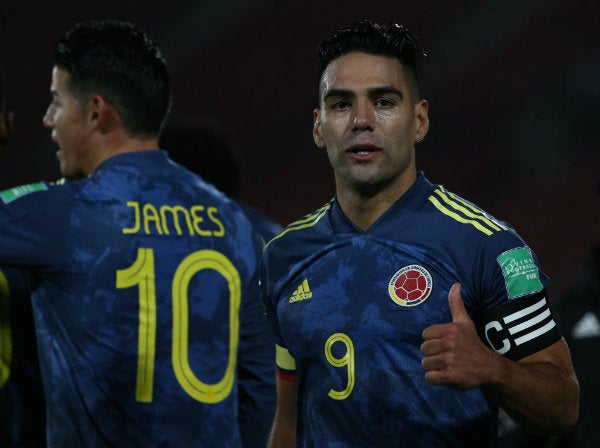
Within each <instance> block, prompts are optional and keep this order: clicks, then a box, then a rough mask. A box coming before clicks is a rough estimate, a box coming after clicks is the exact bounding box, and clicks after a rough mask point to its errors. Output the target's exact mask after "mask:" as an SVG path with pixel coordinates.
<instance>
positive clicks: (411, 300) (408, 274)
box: [388, 264, 433, 306]
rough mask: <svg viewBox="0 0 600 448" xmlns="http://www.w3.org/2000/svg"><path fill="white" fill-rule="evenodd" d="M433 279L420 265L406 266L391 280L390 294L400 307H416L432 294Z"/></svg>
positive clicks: (389, 285)
mask: <svg viewBox="0 0 600 448" xmlns="http://www.w3.org/2000/svg"><path fill="white" fill-rule="evenodd" d="M432 287H433V278H432V277H431V274H430V273H429V271H428V270H427V269H425V268H424V267H423V266H419V265H418V264H411V265H408V266H404V267H403V268H402V269H400V270H398V271H397V272H396V273H395V274H394V275H393V276H392V278H391V279H390V282H389V284H388V294H389V295H390V298H391V299H392V300H393V301H394V302H396V303H397V304H398V305H400V306H416V305H419V304H421V303H423V302H424V301H425V300H427V297H429V294H431V289H432Z"/></svg>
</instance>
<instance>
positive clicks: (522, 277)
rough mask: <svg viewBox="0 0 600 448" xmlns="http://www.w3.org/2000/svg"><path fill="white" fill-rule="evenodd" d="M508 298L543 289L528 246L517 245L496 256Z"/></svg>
mask: <svg viewBox="0 0 600 448" xmlns="http://www.w3.org/2000/svg"><path fill="white" fill-rule="evenodd" d="M497 261H498V264H499V265H500V269H502V275H503V276H504V283H505V285H506V292H507V293H508V298H509V299H514V298H516V297H521V296H525V295H527V294H533V293H535V292H538V291H541V290H542V289H543V285H542V282H541V281H540V272H539V269H538V267H537V265H536V264H535V261H534V260H533V256H532V255H531V251H530V250H529V248H528V247H518V248H516V249H512V250H509V251H506V252H504V253H502V254H500V255H499V256H498V258H497Z"/></svg>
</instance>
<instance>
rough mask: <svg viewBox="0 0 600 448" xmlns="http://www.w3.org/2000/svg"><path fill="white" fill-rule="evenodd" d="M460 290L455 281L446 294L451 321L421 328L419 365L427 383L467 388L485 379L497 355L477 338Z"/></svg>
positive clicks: (461, 388) (479, 383)
mask: <svg viewBox="0 0 600 448" xmlns="http://www.w3.org/2000/svg"><path fill="white" fill-rule="evenodd" d="M460 290H461V286H460V283H455V284H454V285H452V288H450V292H449V293H448V302H449V305H450V313H451V315H452V322H448V323H443V324H436V325H431V326H430V327H427V328H426V329H425V330H424V331H423V335H422V336H423V341H424V342H423V344H422V345H421V353H423V356H424V357H423V360H422V362H421V365H422V366H423V368H424V369H425V372H426V373H425V380H426V381H427V382H428V383H430V384H435V385H440V386H449V387H453V388H456V389H460V390H468V389H472V388H474V387H477V386H479V385H481V384H483V383H484V382H485V379H486V378H488V377H489V372H490V369H494V361H495V360H496V358H497V355H496V353H494V352H493V351H492V350H491V349H489V348H488V347H486V346H485V345H484V344H483V342H482V341H481V339H479V336H478V334H477V330H476V329H475V324H474V323H473V321H472V320H471V317H470V316H469V314H468V313H467V310H466V308H465V304H464V302H463V299H462V296H461V293H460Z"/></svg>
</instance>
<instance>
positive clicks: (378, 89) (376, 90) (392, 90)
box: [369, 86, 404, 99]
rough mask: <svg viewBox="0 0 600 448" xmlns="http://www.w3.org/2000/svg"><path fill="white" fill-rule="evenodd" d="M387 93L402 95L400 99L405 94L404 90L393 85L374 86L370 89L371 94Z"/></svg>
mask: <svg viewBox="0 0 600 448" xmlns="http://www.w3.org/2000/svg"><path fill="white" fill-rule="evenodd" d="M385 94H392V95H397V96H399V97H400V99H403V98H404V95H403V94H402V92H401V91H400V90H398V89H397V88H396V87H393V86H381V87H373V88H371V89H369V95H372V96H379V95H385Z"/></svg>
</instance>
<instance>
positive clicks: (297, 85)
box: [0, 0, 600, 294]
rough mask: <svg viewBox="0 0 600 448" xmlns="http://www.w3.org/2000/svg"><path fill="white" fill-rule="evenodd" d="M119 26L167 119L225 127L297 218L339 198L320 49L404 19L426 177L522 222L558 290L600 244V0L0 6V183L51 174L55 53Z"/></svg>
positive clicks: (250, 195) (246, 165)
mask: <svg viewBox="0 0 600 448" xmlns="http://www.w3.org/2000/svg"><path fill="white" fill-rule="evenodd" d="M104 18H115V19H125V20H130V21H133V22H135V23H137V24H138V25H140V26H141V27H142V28H144V29H145V30H146V31H147V32H148V33H149V34H150V35H151V36H152V37H153V38H154V39H155V40H156V41H157V42H158V43H159V45H160V46H161V48H162V50H163V52H164V54H165V56H166V58H167V60H168V61H169V64H170V67H171V73H172V78H173V83H174V102H173V113H174V114H176V115H184V116H192V117H197V118H201V119H206V120H209V121H211V122H214V123H217V124H218V125H219V126H221V127H222V128H223V129H225V130H226V131H227V133H228V134H229V135H230V137H231V138H232V139H233V140H234V143H235V144H236V146H237V147H238V149H239V155H240V158H241V161H242V163H243V172H244V179H243V185H244V193H243V196H242V199H243V200H244V201H245V202H247V203H249V204H251V205H254V206H255V207H257V208H258V209H260V210H262V211H263V212H265V213H266V214H267V215H269V216H270V217H272V218H273V219H275V220H276V221H278V222H280V223H281V224H284V225H285V224H288V223H289V222H291V221H293V220H296V219H297V218H299V217H301V216H303V215H304V214H306V213H308V212H310V211H312V210H314V209H316V208H318V207H320V206H321V205H322V204H323V203H325V202H326V201H328V200H329V199H330V198H331V197H332V195H333V193H334V188H333V177H332V174H331V170H330V168H329V165H328V162H327V159H326V155H325V152H324V151H322V150H319V149H317V148H316V147H315V145H314V143H313V141H312V133H311V130H312V111H313V108H314V107H315V105H316V104H317V79H316V69H315V64H314V53H315V48H316V46H317V44H318V42H319V41H320V40H321V39H322V38H323V37H324V36H325V35H328V34H329V33H330V32H331V31H332V30H333V29H334V28H336V27H337V26H340V25H346V24H349V23H351V22H354V21H356V20H359V19H362V18H370V19H373V20H376V21H388V20H396V21H398V22H400V23H403V24H405V25H406V26H407V27H408V28H409V29H411V30H412V31H414V32H415V33H416V34H418V35H419V36H420V37H421V39H422V40H423V43H424V45H425V47H426V49H427V52H428V54H429V58H428V60H427V61H426V63H425V64H424V89H423V90H424V91H423V93H424V96H425V97H426V98H427V99H428V100H429V104H430V120H431V127H430V132H429V135H428V136H427V138H426V139H425V141H424V142H422V143H421V144H419V146H418V148H417V163H418V167H419V168H420V169H423V170H424V171H425V173H426V174H427V176H428V177H429V179H430V180H431V181H433V182H435V183H441V184H444V185H445V186H446V187H447V188H448V189H450V190H452V191H454V192H455V193H458V194H460V195H462V196H464V197H466V198H468V199H470V200H472V201H473V202H475V203H476V204H478V205H479V206H480V207H482V208H484V209H486V210H487V211H489V212H490V213H492V214H493V215H495V216H496V217H498V218H500V219H504V220H506V221H508V222H510V223H511V224H512V225H514V226H515V227H516V228H517V230H518V231H519V233H520V234H521V235H522V236H523V237H524V239H525V240H526V241H527V242H528V243H529V245H530V246H531V247H532V248H533V250H534V251H535V252H536V253H537V255H538V257H539V258H540V260H541V263H542V266H543V267H544V270H545V271H546V273H547V274H548V275H550V276H551V277H552V278H553V280H554V281H553V283H552V287H551V292H552V293H554V294H559V293H560V292H561V291H562V289H563V288H565V286H568V285H572V284H573V283H575V282H577V281H578V279H579V278H580V276H581V275H582V274H581V273H582V266H583V265H584V264H585V263H586V257H587V254H588V251H589V248H590V247H591V246H592V245H597V244H598V243H599V241H600V238H599V229H600V207H599V199H600V195H598V194H597V193H596V188H597V187H596V184H597V182H598V180H599V179H600V169H599V167H600V163H599V162H600V151H599V148H600V135H599V132H598V130H597V129H596V128H597V127H599V126H600V120H599V119H600V114H599V104H600V26H599V19H600V2H598V1H596V0H504V1H496V0H455V1H453V2H440V1H437V0H435V1H434V0H421V1H420V2H402V1H390V0H388V1H382V0H370V1H367V2H364V1H363V2H341V1H340V2H331V1H325V0H319V1H317V0H303V1H287V2H285V1H274V0H245V1H236V0H206V1H199V0H195V1H192V0H170V1H168V2H160V3H158V2H132V1H129V2H128V1H124V0H120V1H116V0H103V1H102V2H81V1H74V0H69V1H67V0H55V1H53V2H45V3H37V4H36V5H35V6H33V5H32V3H30V2H16V1H9V0H3V1H2V2H1V3H0V42H1V45H0V48H1V49H0V64H3V65H4V66H5V68H6V70H7V74H8V107H9V109H11V110H13V111H14V112H15V114H16V116H15V124H16V140H15V142H14V145H13V147H12V148H11V149H10V150H9V151H8V153H5V154H0V189H4V188H8V187H11V186H14V185H18V184H22V183H27V182H32V181H36V180H40V179H46V180H54V179H56V178H58V177H59V176H60V175H59V171H58V164H57V162H56V159H55V151H56V147H55V145H54V143H53V142H52V141H51V140H50V132H49V131H48V130H47V129H45V128H43V126H42V116H43V114H44V112H45V110H46V107H47V105H48V102H49V99H50V96H49V93H48V89H49V84H50V71H51V64H52V62H51V60H52V50H53V47H54V45H55V43H56V41H57V39H58V38H59V37H60V35H61V34H62V33H63V32H65V31H66V30H67V29H68V28H70V27H71V26H72V25H74V24H75V23H76V22H77V21H81V20H88V19H104Z"/></svg>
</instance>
